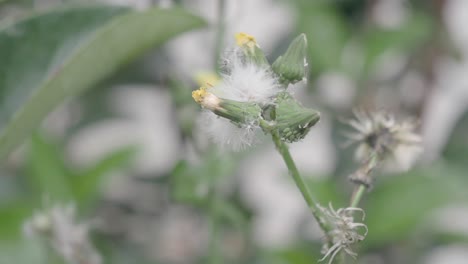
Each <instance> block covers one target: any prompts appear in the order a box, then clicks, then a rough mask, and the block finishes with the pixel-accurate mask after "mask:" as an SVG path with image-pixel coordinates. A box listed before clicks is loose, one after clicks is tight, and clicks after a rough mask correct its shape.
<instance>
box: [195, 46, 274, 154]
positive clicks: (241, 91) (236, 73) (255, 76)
mask: <svg viewBox="0 0 468 264" xmlns="http://www.w3.org/2000/svg"><path fill="white" fill-rule="evenodd" d="M242 38H244V37H242ZM252 38H253V37H252ZM252 38H249V37H245V41H244V42H241V43H242V45H244V46H246V47H247V48H249V45H251V44H249V43H251V42H252V41H254V39H253V40H252ZM238 42H240V40H239V38H238ZM255 45H256V44H255ZM255 47H256V46H255ZM247 56H248V55H247V54H246V53H243V52H234V53H231V54H229V56H228V57H227V58H225V61H227V63H226V67H227V69H226V72H225V73H224V74H222V80H221V81H220V82H219V83H218V84H216V85H214V86H212V85H211V84H206V85H205V86H202V87H201V88H200V89H198V90H196V91H193V92H192V97H193V99H194V100H195V101H196V102H197V103H199V104H200V105H201V106H202V107H203V108H205V109H206V110H209V111H204V112H203V113H202V115H203V117H202V120H203V122H204V124H203V129H204V130H205V132H206V133H207V134H208V135H209V136H210V137H211V138H212V139H213V141H214V142H215V143H218V144H220V145H221V146H223V147H229V148H231V149H233V150H239V149H242V148H243V147H245V146H250V145H252V144H253V143H254V140H255V134H256V131H259V130H260V129H259V118H261V113H262V107H264V106H266V105H269V104H272V103H273V102H274V98H275V96H276V94H277V93H278V92H279V91H280V90H281V87H280V85H279V83H278V81H277V78H276V76H275V75H274V73H273V72H271V70H270V69H269V68H268V67H264V66H262V65H259V64H257V63H256V62H255V61H251V60H247V59H246V57H247ZM213 113H214V114H213ZM220 117H221V118H220Z"/></svg>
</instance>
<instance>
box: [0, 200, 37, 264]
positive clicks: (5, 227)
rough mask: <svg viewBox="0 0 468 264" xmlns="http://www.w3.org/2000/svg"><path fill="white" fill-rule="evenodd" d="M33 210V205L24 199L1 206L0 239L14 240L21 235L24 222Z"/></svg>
mask: <svg viewBox="0 0 468 264" xmlns="http://www.w3.org/2000/svg"><path fill="white" fill-rule="evenodd" d="M32 211H33V205H32V204H31V203H30V202H29V201H23V200H18V201H15V202H12V203H10V204H9V205H4V206H2V207H0V241H13V240H15V239H16V238H18V237H19V236H21V228H22V223H23V221H24V220H25V219H27V218H28V217H30V216H31V214H32ZM0 263H1V262H0Z"/></svg>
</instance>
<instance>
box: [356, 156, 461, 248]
mask: <svg viewBox="0 0 468 264" xmlns="http://www.w3.org/2000/svg"><path fill="white" fill-rule="evenodd" d="M464 176H465V173H464V171H462V170H457V169H455V168H453V166H452V167H449V166H442V165H432V166H431V168H427V169H420V170H417V171H412V172H408V173H405V174H401V175H395V176H391V177H388V178H387V179H383V178H381V179H380V180H379V181H380V182H379V183H378V186H377V187H376V188H375V189H374V190H372V192H371V193H370V194H369V197H368V198H367V199H366V200H367V202H366V204H365V205H363V208H365V210H366V214H367V218H366V219H365V223H366V224H367V226H368V228H369V234H368V236H367V238H366V239H365V240H364V242H363V243H364V245H365V246H366V247H377V246H381V245H383V244H385V243H388V242H391V241H396V240H399V239H403V238H405V237H408V236H410V235H411V234H412V231H414V230H416V228H417V227H418V226H419V225H420V224H421V223H422V222H423V221H424V219H425V217H426V216H427V215H428V214H429V213H431V212H432V211H433V210H434V209H437V208H440V207H441V206H444V205H447V204H449V203H454V202H466V201H468V193H467V192H466V189H467V188H468V179H466V177H464Z"/></svg>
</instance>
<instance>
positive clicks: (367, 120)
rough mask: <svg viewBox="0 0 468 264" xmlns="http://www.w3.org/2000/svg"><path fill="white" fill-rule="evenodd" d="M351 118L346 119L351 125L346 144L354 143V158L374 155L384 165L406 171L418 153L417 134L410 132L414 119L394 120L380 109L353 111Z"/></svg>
mask: <svg viewBox="0 0 468 264" xmlns="http://www.w3.org/2000/svg"><path fill="white" fill-rule="evenodd" d="M354 114H355V117H356V118H355V119H353V120H349V121H347V123H348V124H349V125H350V126H351V127H352V128H354V130H355V131H354V132H353V133H349V134H348V138H349V143H348V144H357V145H358V146H357V150H356V158H357V159H358V160H360V161H365V160H367V159H369V156H370V155H378V157H379V159H381V160H384V161H385V163H386V165H387V167H390V166H389V165H393V166H394V167H395V168H399V169H403V170H407V169H409V168H410V167H411V166H412V164H413V163H414V162H415V161H416V159H417V157H418V156H419V154H420V153H421V152H422V147H421V141H422V140H421V136H420V135H418V134H416V133H415V132H414V130H415V126H416V125H415V122H412V121H410V120H405V121H403V122H398V121H397V120H396V119H395V118H394V117H393V116H392V115H390V114H387V113H384V112H373V113H368V112H364V111H355V112H354Z"/></svg>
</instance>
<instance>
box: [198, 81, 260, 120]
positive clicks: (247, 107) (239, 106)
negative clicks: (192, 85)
mask: <svg viewBox="0 0 468 264" xmlns="http://www.w3.org/2000/svg"><path fill="white" fill-rule="evenodd" d="M207 90H208V88H207V87H201V88H200V89H198V90H196V91H193V92H192V97H193V99H194V100H195V102H197V103H198V104H200V105H201V106H202V107H203V108H206V109H208V110H211V111H212V112H213V113H215V114H216V115H218V116H221V117H224V118H227V119H229V120H231V121H232V122H234V123H236V124H250V123H252V122H256V121H257V120H258V119H259V118H260V116H261V112H262V109H261V108H260V106H258V104H257V103H254V102H238V101H235V100H229V99H223V98H219V97H218V96H216V95H214V94H213V93H210V92H209V91H207Z"/></svg>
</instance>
